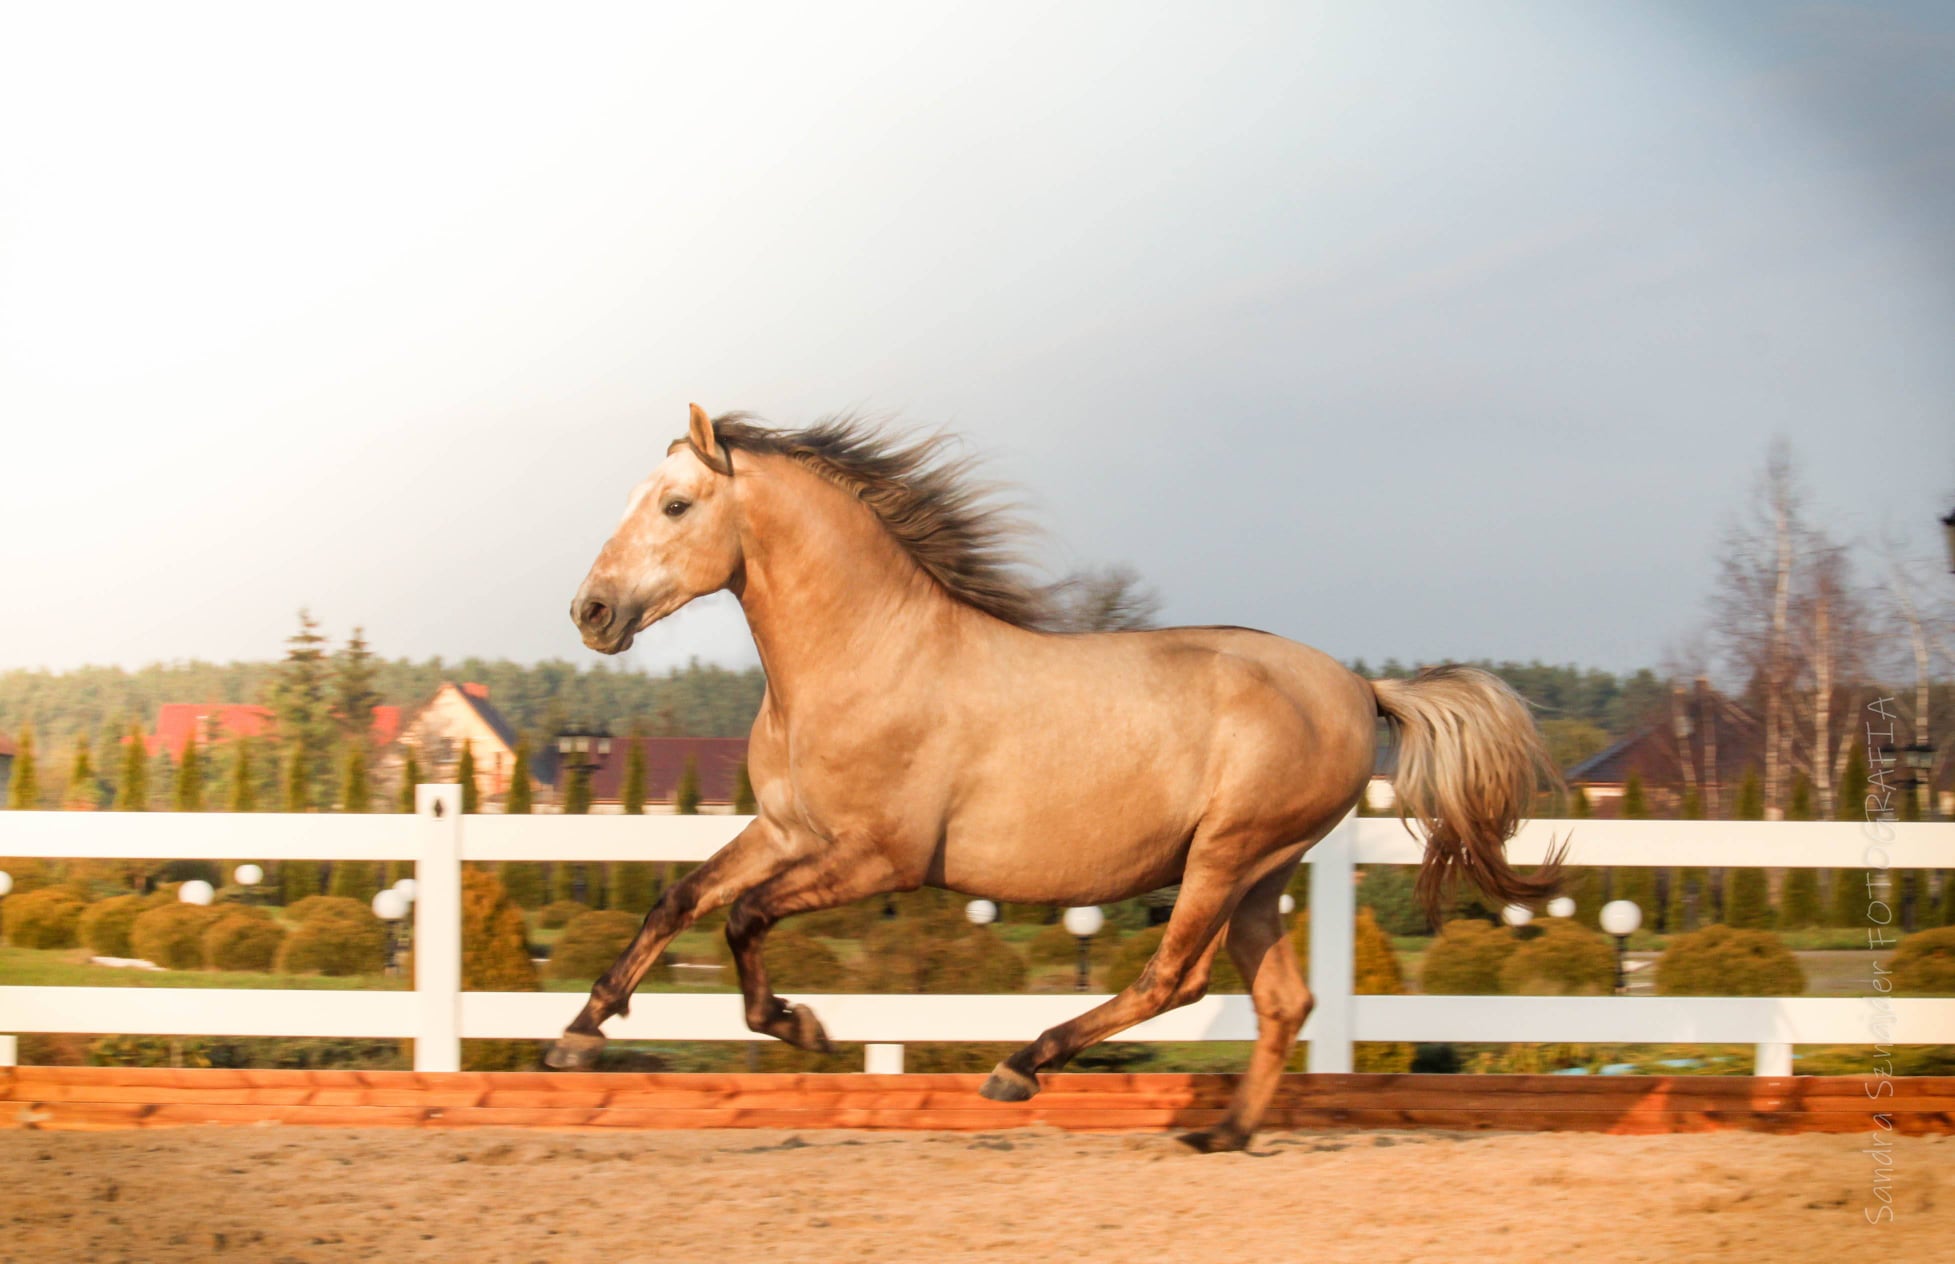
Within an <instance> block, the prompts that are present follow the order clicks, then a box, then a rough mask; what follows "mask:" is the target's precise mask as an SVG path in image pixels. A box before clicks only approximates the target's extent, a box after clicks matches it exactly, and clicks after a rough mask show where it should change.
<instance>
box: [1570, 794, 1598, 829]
mask: <svg viewBox="0 0 1955 1264" xmlns="http://www.w3.org/2000/svg"><path fill="white" fill-rule="evenodd" d="M1568 815H1569V816H1572V817H1574V818H1575V819H1576V820H1578V821H1586V820H1588V819H1589V818H1590V817H1592V816H1594V815H1595V805H1594V804H1592V803H1590V802H1589V801H1588V790H1587V788H1586V787H1583V786H1576V787H1575V789H1574V792H1573V793H1572V794H1571V795H1570V797H1569V801H1568Z"/></svg>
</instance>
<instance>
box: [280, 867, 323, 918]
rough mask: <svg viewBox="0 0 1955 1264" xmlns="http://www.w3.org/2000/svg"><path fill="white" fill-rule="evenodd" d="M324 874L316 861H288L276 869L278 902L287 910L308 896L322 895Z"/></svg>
mask: <svg viewBox="0 0 1955 1264" xmlns="http://www.w3.org/2000/svg"><path fill="white" fill-rule="evenodd" d="M324 881H325V873H324V871H323V870H322V869H321V868H320V866H319V862H318V861H316V860H288V861H285V862H284V863H283V864H281V865H279V867H278V900H279V903H281V904H283V905H285V906H287V907H288V908H289V907H290V906H292V905H294V904H297V903H298V902H299V901H300V900H303V899H305V898H306V897H307V896H308V895H324V894H325V889H324V885H323V884H324Z"/></svg>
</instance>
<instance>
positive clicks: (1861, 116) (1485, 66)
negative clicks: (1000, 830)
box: [0, 0, 1955, 670]
mask: <svg viewBox="0 0 1955 1264" xmlns="http://www.w3.org/2000/svg"><path fill="white" fill-rule="evenodd" d="M1951 66H1955V9H1950V8H1949V7H1947V6H1941V5H1933V4H1891V5H1862V6H1842V5H1830V4H1810V5H1809V4H1798V3H1791V4H1781V5H1755V4H1744V3H1691V4H1673V5H1665V4H1635V5H1628V4H1620V5H1616V4H1611V5H1602V4H1566V5H1553V6H1549V5H1539V4H1522V3H1514V4H1507V3H1464V4H1459V3H1447V4H1435V5H1424V4H1413V3H1386V4H1368V3H1367V4H1361V3H1351V4H1328V5H1306V4H1283V5H1255V4H1246V3H1240V4H1227V5H1207V4H1192V3H1188V4H1175V5H1159V4H1140V3H1123V4H1100V5H1096V4H1085V3H1080V4H1069V5H1065V6H1047V5H1032V4H1011V3H997V2H995V0H994V2H990V3H983V4H969V5H965V4H948V3H945V4H902V5H822V6H806V5H801V6H722V5H710V6H709V5H670V6H654V5H630V6H618V7H606V6H600V5H580V6H549V7H544V6H512V7H501V6H485V5H476V4H470V5H456V6H446V5H416V4H387V5H363V4H344V5H336V6H332V7H330V8H326V9H301V8H299V7H296V6H262V5H240V6H210V5H200V4H179V5H171V6H163V7H158V6H139V5H132V6H126V7H119V6H104V5H90V4H76V5H59V6H56V5H13V6H7V7H5V8H4V9H0V669H5V668H10V667H49V668H55V669H67V668H72V667H76V666H79V665H81V664H85V663H95V664H122V665H125V666H131V667H133V666H138V665H141V664H145V663H149V662H154V661H171V660H177V659H188V658H201V659H208V660H218V661H223V660H229V659H234V658H237V659H264V658H271V657H275V656H277V655H278V653H279V652H280V651H281V649H282V641H283V638H284V637H285V636H286V635H287V634H288V633H289V632H290V630H291V629H292V627H293V625H294V621H295V613H296V611H297V610H298V609H299V608H300V607H302V606H304V607H309V608H310V609H311V610H312V611H313V612H314V614H315V615H317V616H318V617H319V618H320V619H322V620H323V621H324V623H325V625H326V627H327V630H328V631H329V632H331V633H333V634H334V635H336V636H343V635H344V634H345V633H346V632H347V631H348V630H350V629H351V628H352V627H353V626H354V625H356V624H358V625H362V626H363V627H364V628H365V630H366V635H367V638H368V640H369V641H370V642H371V643H372V644H373V646H374V648H375V649H376V650H377V651H378V652H380V653H382V654H384V655H386V656H388V657H400V656H407V657H413V658H425V657H430V656H435V655H440V656H443V657H446V658H449V659H457V658H461V657H464V656H468V655H481V656H485V657H510V658H514V659H518V660H525V661H527V660H535V659H543V658H556V657H561V658H567V659H569V660H571V661H573V662H578V663H587V662H595V661H598V656H596V655H594V654H592V653H590V652H589V651H586V650H585V649H583V648H582V646H581V645H580V644H579V642H578V639H577V636H576V634H575V632H574V630H573V629H572V627H571V625H570V622H569V620H568V617H567V614H566V611H567V607H568V602H569V597H570V595H571V593H572V592H573V591H574V590H575V588H576V586H577V583H578V581H579V580H580V579H581V578H582V576H583V573H584V571H585V569H586V568H587V567H588V565H589V563H590V561H591V559H592V558H593V557H594V556H595V554H596V551H597V549H598V547H599V546H600V545H601V544H602V542H603V540H604V539H605V537H606V536H607V535H608V534H609V532H610V530H611V529H612V527H613V526H614V524H615V523H616V521H617V516H618V514H619V512H620V511H621V509H622V507H623V505H624V502H625V498H626V495H627V493H628V492H629V491H630V489H631V487H632V485H633V484H634V483H635V482H636V481H637V480H638V479H639V478H641V477H642V476H643V475H644V474H645V473H646V472H648V471H649V470H650V469H651V468H652V467H653V466H654V465H655V464H657V462H658V461H659V460H660V459H661V458H662V456H663V454H664V451H665V446H666V444H667V443H668V442H669V441H670V440H671V439H672V438H674V437H675V436H677V435H678V434H680V433H682V431H683V428H684V421H685V416H686V407H687V404H688V403H690V402H692V401H697V402H699V403H700V404H701V405H703V406H704V407H706V408H707V409H708V410H710V411H712V412H715V413H718V412H724V411H731V410H734V409H745V410H750V411H753V412H757V413H760V414H761V415H763V416H764V417H766V418H768V419H769V420H771V421H773V422H776V423H779V424H784V425H799V424H805V423H807V422H810V421H812V420H814V419H815V418H817V417H818V416H820V415H822V414H824V413H829V412H834V411H839V410H843V409H867V410H871V411H878V412H887V413H890V414H893V415H897V416H900V417H902V418H903V419H905V420H906V421H908V422H910V423H912V424H915V425H920V426H925V427H931V428H938V427H941V428H948V429H950V430H953V431H956V432H958V433H960V434H962V435H963V436H965V437H966V439H967V441H968V444H969V447H970V450H971V451H973V452H975V453H977V454H978V455H980V456H981V457H982V458H984V460H985V462H986V470H987V472H988V473H989V474H990V475H991V476H992V477H994V478H997V479H1000V480H1003V481H1005V482H1007V483H1010V484H1012V485H1013V486H1015V487H1016V488H1017V489H1018V492H1019V495H1020V496H1021V498H1022V500H1023V502H1024V503H1025V505H1026V506H1027V508H1028V511H1029V513H1030V516H1031V517H1032V518H1033V520H1034V521H1035V522H1036V523H1037V524H1038V525H1039V526H1040V528H1041V535H1040V536H1039V538H1038V539H1037V540H1036V541H1035V552H1036V553H1037V555H1038V557H1039V559H1040V560H1041V562H1042V563H1043V565H1044V566H1045V567H1046V568H1047V570H1048V571H1049V572H1051V573H1059V572H1063V571H1065V570H1067V569H1069V568H1072V567H1075V566H1080V565H1094V564H1107V563H1126V564H1129V565H1131V566H1133V567H1134V568H1135V569H1137V570H1138V571H1139V572H1140V573H1141V574H1142V575H1143V576H1144V577H1145V578H1146V580H1147V581H1148V582H1149V583H1150V584H1151V585H1152V586H1153V587H1154V588H1155V589H1157V590H1158V591H1159V592H1160V594H1161V596H1162V598H1163V599H1164V614H1165V617H1166V618H1167V619H1168V620H1169V621H1172V622H1189V623H1235V624H1244V625H1248V626H1254V627H1262V628H1267V629H1269V630H1271V631H1274V632H1278V633H1281V634H1283V635H1286V636H1290V637H1294V638H1296V639H1299V640H1302V641H1306V642H1308V643H1311V644H1315V645H1318V646H1320V647H1322V648H1323V649H1325V650H1328V651H1330V652H1331V653H1333V654H1336V655H1338V656H1339V657H1341V658H1346V659H1349V658H1353V657H1360V656H1362V657H1364V658H1366V659H1367V660H1369V661H1370V662H1372V663H1378V662H1380V661H1382V660H1383V659H1385V658H1387V657H1396V658H1399V659H1401V660H1405V661H1432V660H1437V659H1442V658H1478V657H1492V658H1498V659H1523V660H1525V659H1532V658H1540V659H1544V660H1547V661H1552V662H1573V663H1578V664H1583V665H1592V666H1600V667H1605V668H1609V669H1613V670H1626V669H1632V668H1635V667H1639V666H1644V665H1651V664H1654V663H1656V662H1657V661H1658V660H1659V658H1660V657H1661V656H1662V655H1663V654H1664V653H1665V652H1666V650H1667V648H1668V647H1671V646H1674V645H1675V644H1677V643H1678V642H1679V641H1680V640H1682V639H1685V638H1687V637H1689V636H1690V635H1691V634H1692V632H1693V631H1694V629H1696V628H1697V627H1698V626H1699V625H1700V624H1701V622H1702V619H1703V611H1704V608H1705V602H1706V598H1707V596H1708V594H1709V591H1710V587H1711V584H1712V583H1713V580H1714V577H1715V571H1716V567H1715V553H1716V548H1717V543H1718V539H1719V536H1720V533H1721V531H1722V530H1723V528H1724V526H1725V524H1727V523H1728V522H1729V521H1730V520H1731V519H1732V517H1733V516H1734V515H1735V514H1736V513H1737V512H1738V510H1739V509H1740V507H1741V505H1742V503H1743V501H1744V498H1745V496H1746V493H1747V488H1748V486H1749V485H1750V483H1751V480H1752V478H1753V476H1754V475H1755V473H1756V472H1757V471H1758V469H1759V468H1760V467H1761V466H1762V465H1763V463H1764V460H1765V456H1766V452H1767V449H1768V446H1769V444H1770V443H1771V441H1772V439H1773V438H1774V436H1783V437H1784V438H1786V439H1787V440H1788V441H1789V442H1790V444H1791V445H1792V448H1793V451H1794V453H1795V457H1796V459H1797V461H1798V463H1799V467H1800V469H1801V471H1802V474H1803V478H1804V480H1805V482H1806V484H1807V486H1808V488H1809V489H1810V494H1811V497H1812V502H1813V506H1814V516H1815V518H1817V519H1818V520H1820V521H1822V522H1823V523H1824V524H1825V525H1827V526H1828V527H1830V528H1831V529H1832V530H1833V531H1834V532H1835V533H1836V534H1838V535H1840V536H1843V537H1847V538H1850V539H1855V540H1860V541H1872V540H1875V539H1879V538H1883V537H1891V538H1894V539H1897V540H1898V541H1899V542H1900V544H1901V545H1902V547H1903V548H1905V549H1907V550H1910V551H1912V552H1914V553H1916V554H1918V555H1920V556H1922V557H1923V558H1926V559H1928V563H1927V565H1926V567H1925V569H1927V570H1928V571H1929V573H1930V574H1931V575H1932V573H1933V571H1935V570H1945V568H1946V564H1945V562H1944V563H1939V564H1936V563H1935V562H1934V559H1935V557H1936V556H1937V555H1938V552H1939V550H1940V547H1941V546H1940V543H1939V539H1938V533H1939V530H1940V529H1939V527H1938V526H1937V525H1936V522H1935V520H1936V518H1937V517H1938V516H1939V515H1941V514H1943V513H1946V512H1947V511H1948V510H1949V508H1950V506H1951V505H1955V354H1951V352H1955V337H1952V336H1951V335H1955V231H1951V229H1950V225H1951V224H1955V71H1951V70H1950V67H1951ZM1944 578H1945V577H1944ZM692 657H698V658H700V659H703V660H707V661H716V662H722V663H728V664H746V663H751V662H753V661H754V657H753V649H752V644H751V641H750V640H749V638H748V637H747V635H746V632H745V629H744V625H743V624H742V623H741V621H740V617H739V609H738V606H737V605H736V604H734V603H733V602H732V600H731V598H730V597H727V596H725V595H724V594H722V595H720V596H717V597H713V598H709V599H706V600H704V601H702V602H699V603H695V605H694V606H692V607H690V608H688V609H687V610H685V611H682V612H681V613H680V614H679V615H677V616H675V617H674V618H672V619H670V620H668V621H667V622H666V623H664V624H662V625H660V626H659V627H658V628H655V629H653V630H652V631H651V632H649V633H648V634H646V635H644V636H641V637H640V638H639V641H638V647H637V648H636V649H634V650H633V651H631V652H630V653H629V654H627V655H626V656H625V657H624V662H625V663H627V664H629V665H631V666H633V667H636V668H643V669H647V670H663V669H664V668H665V667H667V666H670V665H672V664H675V663H682V662H684V661H686V660H687V659H689V658H692Z"/></svg>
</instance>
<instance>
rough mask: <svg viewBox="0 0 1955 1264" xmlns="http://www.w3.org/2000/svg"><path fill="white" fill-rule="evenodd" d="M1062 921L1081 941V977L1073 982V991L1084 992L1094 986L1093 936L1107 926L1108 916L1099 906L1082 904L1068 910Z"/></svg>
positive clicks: (1071, 933) (1073, 935)
mask: <svg viewBox="0 0 1955 1264" xmlns="http://www.w3.org/2000/svg"><path fill="white" fill-rule="evenodd" d="M1060 920H1061V921H1062V922H1064V923H1065V927H1066V931H1067V933H1069V934H1070V935H1071V936H1072V937H1073V938H1074V939H1077V940H1078V941H1079V975H1078V977H1077V978H1076V979H1074V981H1073V991H1075V992H1084V991H1085V990H1086V989H1087V988H1089V987H1091V986H1092V975H1093V958H1092V943H1093V936H1095V935H1097V934H1099V933H1100V927H1102V926H1104V925H1106V914H1104V913H1102V912H1100V908H1099V905H1097V904H1082V905H1080V906H1079V907H1077V908H1069V909H1067V910H1066V915H1065V916H1064V917H1063V918H1061V919H1060Z"/></svg>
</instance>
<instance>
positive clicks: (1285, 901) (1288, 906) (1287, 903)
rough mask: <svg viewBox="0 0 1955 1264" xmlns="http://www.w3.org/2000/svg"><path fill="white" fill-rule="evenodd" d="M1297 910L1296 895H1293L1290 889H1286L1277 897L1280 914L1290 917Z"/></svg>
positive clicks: (1277, 907)
mask: <svg viewBox="0 0 1955 1264" xmlns="http://www.w3.org/2000/svg"><path fill="white" fill-rule="evenodd" d="M1296 911H1297V897H1296V896H1294V895H1291V894H1290V893H1289V892H1288V891H1285V892H1284V893H1283V894H1281V895H1279V896H1277V897H1276V912H1277V913H1278V915H1280V916H1282V917H1288V916H1289V915H1290V914H1292V913H1294V912H1296Z"/></svg>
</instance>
